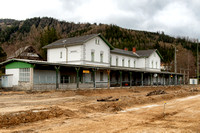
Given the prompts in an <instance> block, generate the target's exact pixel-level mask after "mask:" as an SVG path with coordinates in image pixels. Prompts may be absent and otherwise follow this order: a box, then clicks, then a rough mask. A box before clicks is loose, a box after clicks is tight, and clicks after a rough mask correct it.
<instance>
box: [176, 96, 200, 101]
mask: <svg viewBox="0 0 200 133" xmlns="http://www.w3.org/2000/svg"><path fill="white" fill-rule="evenodd" d="M197 97H200V95H196V96H191V97H186V98H181V99H178V100H177V101H186V100H190V99H194V98H197Z"/></svg>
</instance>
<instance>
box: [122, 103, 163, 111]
mask: <svg viewBox="0 0 200 133" xmlns="http://www.w3.org/2000/svg"><path fill="white" fill-rule="evenodd" d="M158 106H160V105H157V104H153V105H147V106H142V107H139V108H130V109H126V110H122V111H121V112H129V111H136V110H139V109H145V108H152V107H158Z"/></svg>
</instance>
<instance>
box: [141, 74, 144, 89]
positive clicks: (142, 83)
mask: <svg viewBox="0 0 200 133" xmlns="http://www.w3.org/2000/svg"><path fill="white" fill-rule="evenodd" d="M143 76H144V75H143V72H142V73H141V85H142V86H143V85H144V82H143V80H144V79H143Z"/></svg>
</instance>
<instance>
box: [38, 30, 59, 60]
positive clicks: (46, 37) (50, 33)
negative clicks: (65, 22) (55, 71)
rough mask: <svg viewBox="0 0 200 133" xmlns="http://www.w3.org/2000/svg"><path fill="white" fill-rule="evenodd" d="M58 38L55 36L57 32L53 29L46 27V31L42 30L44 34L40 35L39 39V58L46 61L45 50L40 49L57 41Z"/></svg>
mask: <svg viewBox="0 0 200 133" xmlns="http://www.w3.org/2000/svg"><path fill="white" fill-rule="evenodd" d="M58 39H59V37H58V35H57V32H56V30H55V29H54V28H51V29H50V28H49V27H47V29H46V30H44V32H43V33H42V34H41V38H40V51H41V56H42V57H43V58H44V59H46V58H47V57H46V56H47V51H46V49H42V47H44V46H46V45H48V44H50V43H52V42H54V41H56V40H58Z"/></svg>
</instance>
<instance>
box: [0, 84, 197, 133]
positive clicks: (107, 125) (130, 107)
mask: <svg viewBox="0 0 200 133" xmlns="http://www.w3.org/2000/svg"><path fill="white" fill-rule="evenodd" d="M0 132H2V133H4V132H5V133H7V132H12V133H32V132H33V133H45V132H46V133H59V132H60V133H63V132H69V133H73V132H74V133H79V132H85V133H90V132H96V133H104V132H105V133H121V132H138V133H143V132H146V133H152V132H158V133H160V132H162V133H168V132H169V133H191V132H195V133H196V132H200V86H168V87H167V86H164V87H160V86H158V87H132V88H128V87H126V88H112V89H95V90H75V91H72V90H69V91H49V92H48V91H46V92H23V91H18V92H13V91H9V92H6V91H3V90H1V92H0Z"/></svg>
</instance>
